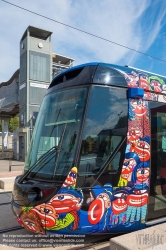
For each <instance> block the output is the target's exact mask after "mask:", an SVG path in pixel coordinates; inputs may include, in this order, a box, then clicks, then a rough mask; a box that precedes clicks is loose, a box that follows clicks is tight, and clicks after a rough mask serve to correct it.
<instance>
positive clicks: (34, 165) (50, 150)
mask: <svg viewBox="0 0 166 250" xmlns="http://www.w3.org/2000/svg"><path fill="white" fill-rule="evenodd" d="M58 150H59V147H58V146H53V147H52V148H50V149H49V150H48V151H47V152H46V153H45V154H43V155H42V156H41V157H40V158H39V159H38V160H37V161H36V162H35V163H34V164H33V165H32V166H31V167H30V169H28V171H27V172H26V173H25V174H23V176H22V177H21V178H20V179H19V181H18V183H20V184H21V183H22V182H23V181H24V180H25V178H26V177H27V176H28V175H29V173H30V172H32V171H33V170H34V169H35V168H36V166H38V165H39V164H40V163H41V162H42V161H44V160H45V159H47V158H48V157H49V156H51V155H52V153H53V152H55V153H56V152H57V151H58ZM51 159H52V158H51ZM51 159H49V161H50V160H51ZM49 161H47V162H45V164H44V165H43V166H42V167H44V166H45V165H46V164H47V163H48V162H49Z"/></svg>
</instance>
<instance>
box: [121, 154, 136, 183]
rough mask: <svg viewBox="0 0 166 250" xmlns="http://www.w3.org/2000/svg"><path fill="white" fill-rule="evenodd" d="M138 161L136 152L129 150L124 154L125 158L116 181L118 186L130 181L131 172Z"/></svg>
mask: <svg viewBox="0 0 166 250" xmlns="http://www.w3.org/2000/svg"><path fill="white" fill-rule="evenodd" d="M139 162H140V160H139V157H138V155H137V154H135V153H133V152H129V153H126V154H125V159H124V162H123V166H122V171H121V176H120V179H119V182H118V187H123V186H127V184H128V182H129V181H131V174H132V171H133V169H134V168H135V166H136V165H138V164H139Z"/></svg>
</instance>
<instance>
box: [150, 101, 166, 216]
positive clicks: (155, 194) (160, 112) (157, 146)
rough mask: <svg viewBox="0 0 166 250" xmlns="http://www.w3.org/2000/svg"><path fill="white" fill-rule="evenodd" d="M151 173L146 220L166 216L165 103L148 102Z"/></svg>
mask: <svg viewBox="0 0 166 250" xmlns="http://www.w3.org/2000/svg"><path fill="white" fill-rule="evenodd" d="M149 112H150V122H151V174H150V193H149V203H148V214H147V220H148V221H150V220H154V219H159V218H162V217H166V105H165V104H163V103H158V102H149Z"/></svg>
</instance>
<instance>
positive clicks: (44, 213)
mask: <svg viewBox="0 0 166 250" xmlns="http://www.w3.org/2000/svg"><path fill="white" fill-rule="evenodd" d="M31 211H32V212H35V213H37V214H38V216H39V217H40V219H41V223H42V226H43V227H44V228H45V227H53V226H54V225H55V221H56V219H57V218H58V217H59V215H58V214H57V213H56V210H55V209H54V208H53V207H52V206H51V205H49V204H41V205H38V206H36V207H35V208H33V209H31Z"/></svg>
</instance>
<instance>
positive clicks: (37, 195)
mask: <svg viewBox="0 0 166 250" xmlns="http://www.w3.org/2000/svg"><path fill="white" fill-rule="evenodd" d="M27 196H28V200H29V201H31V202H33V201H39V200H41V199H42V198H43V192H42V190H41V189H39V188H32V189H30V190H29V192H28V194H27Z"/></svg>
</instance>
